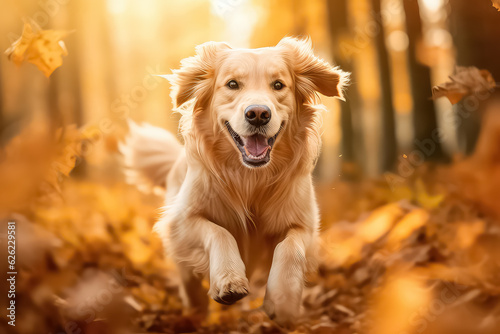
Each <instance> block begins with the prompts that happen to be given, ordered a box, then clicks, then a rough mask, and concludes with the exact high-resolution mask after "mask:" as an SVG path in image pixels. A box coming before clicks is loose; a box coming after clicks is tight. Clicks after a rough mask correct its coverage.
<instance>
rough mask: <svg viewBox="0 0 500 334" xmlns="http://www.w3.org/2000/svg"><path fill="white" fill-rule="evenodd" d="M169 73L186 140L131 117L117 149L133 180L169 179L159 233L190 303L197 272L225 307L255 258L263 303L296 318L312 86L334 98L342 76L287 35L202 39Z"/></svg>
mask: <svg viewBox="0 0 500 334" xmlns="http://www.w3.org/2000/svg"><path fill="white" fill-rule="evenodd" d="M168 79H169V81H170V83H171V85H172V94H171V97H172V99H173V103H174V107H175V108H176V110H177V111H179V112H180V113H181V114H182V118H181V122H180V129H181V133H182V137H183V139H184V145H183V146H182V145H181V144H180V143H179V142H178V141H177V140H176V138H175V137H174V136H173V135H172V134H170V133H168V132H167V131H164V130H162V129H159V128H155V127H152V126H150V125H144V126H138V125H136V124H134V123H131V132H130V134H129V136H128V137H127V138H126V140H125V142H124V144H123V145H121V150H122V152H123V154H124V157H125V164H126V166H127V167H128V172H127V175H128V179H129V182H131V183H135V184H138V185H141V186H143V185H144V184H145V183H144V182H146V181H149V182H150V183H152V184H154V185H160V186H166V204H165V207H164V213H163V215H162V217H161V218H160V219H159V221H158V222H157V224H156V226H155V230H156V231H157V232H158V233H159V235H160V236H161V237H162V239H163V241H164V245H165V248H166V252H167V254H168V256H170V257H172V258H173V259H174V260H175V262H176V263H177V264H178V267H179V271H180V274H181V278H182V287H181V292H182V296H183V300H184V302H185V304H186V307H189V308H191V309H194V310H198V311H200V312H205V311H206V307H207V304H208V299H207V293H206V291H204V289H203V287H202V281H201V279H202V276H203V275H207V276H208V277H209V280H210V289H209V291H208V295H209V296H210V297H211V298H213V299H214V300H215V301H217V302H219V303H222V304H233V303H234V302H236V301H238V300H239V299H241V298H243V297H245V296H246V295H247V294H248V291H249V285H248V277H251V275H252V273H253V272H254V271H255V269H256V268H257V267H261V268H266V269H267V270H269V277H268V280H267V286H266V295H265V298H264V305H263V307H264V310H265V311H266V313H267V314H268V315H269V317H270V318H272V319H275V321H276V322H277V323H278V324H280V325H289V324H292V323H293V322H294V320H295V319H296V318H297V316H298V314H299V310H300V304H301V294H302V288H303V284H304V277H305V273H306V272H307V270H310V269H312V268H314V262H315V261H314V256H315V248H316V247H317V246H318V229H319V213H318V207H317V203H316V199H315V194H314V189H313V182H312V176H311V173H312V171H313V169H314V165H315V162H316V160H317V158H318V155H319V151H320V125H321V112H322V110H323V109H324V107H323V106H321V105H320V104H319V99H318V93H321V94H323V95H326V96H336V97H339V98H342V96H343V95H342V94H343V89H344V88H345V86H346V84H347V82H348V74H347V73H345V72H343V71H341V70H340V69H339V68H337V67H333V66H331V65H330V64H328V63H327V62H325V61H324V60H322V59H320V58H318V57H317V56H315V55H314V54H313V50H312V46H311V42H310V40H299V39H295V38H290V37H288V38H284V39H282V40H281V41H280V42H279V44H278V45H276V46H275V47H268V48H260V49H233V48H231V47H230V46H229V45H227V44H225V43H216V42H209V43H205V44H202V45H200V46H198V47H197V48H196V55H195V56H194V57H190V58H187V59H184V60H183V61H182V62H181V67H180V69H179V70H174V71H173V74H172V75H170V76H169V77H168Z"/></svg>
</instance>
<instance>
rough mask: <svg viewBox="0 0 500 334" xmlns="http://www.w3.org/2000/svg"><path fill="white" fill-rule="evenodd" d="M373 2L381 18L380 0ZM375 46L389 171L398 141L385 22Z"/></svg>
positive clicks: (384, 166) (383, 146)
mask: <svg viewBox="0 0 500 334" xmlns="http://www.w3.org/2000/svg"><path fill="white" fill-rule="evenodd" d="M371 3H372V8H373V12H374V15H375V17H376V18H381V7H380V0H371ZM375 47H376V49H377V58H378V59H377V60H378V67H379V80H380V87H381V92H382V101H381V102H382V131H381V136H382V137H381V150H382V152H381V155H382V161H381V164H382V170H383V171H389V170H392V169H393V168H394V164H395V162H396V156H397V141H396V124H395V117H394V106H393V104H392V88H391V69H390V66H389V54H388V52H387V48H386V45H385V33H384V26H383V24H380V31H379V32H378V34H376V36H375Z"/></svg>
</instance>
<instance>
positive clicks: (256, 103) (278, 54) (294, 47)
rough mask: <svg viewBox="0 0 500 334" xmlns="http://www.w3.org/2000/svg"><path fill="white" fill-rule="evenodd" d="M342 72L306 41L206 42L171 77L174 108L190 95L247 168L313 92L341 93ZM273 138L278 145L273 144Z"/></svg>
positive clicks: (261, 162)
mask: <svg viewBox="0 0 500 334" xmlns="http://www.w3.org/2000/svg"><path fill="white" fill-rule="evenodd" d="M347 80H348V79H347V74H346V73H345V72H342V71H341V70H339V69H338V68H335V67H332V66H330V65H329V64H328V63H326V62H325V61H323V60H321V59H319V58H318V57H316V56H315V55H314V54H313V52H312V48H311V44H310V42H309V41H304V40H297V39H293V38H285V39H283V40H282V41H281V42H280V43H279V44H278V45H277V46H276V47H271V48H262V49H232V48H230V47H229V46H228V45H227V44H224V43H213V42H211V43H206V44H203V45H202V46H200V47H198V48H197V56H195V57H192V58H188V59H185V60H184V61H183V62H182V67H181V69H180V70H177V71H174V75H173V76H172V77H171V78H170V81H171V83H172V84H173V90H172V97H173V98H174V101H175V102H174V105H176V106H177V107H178V106H180V105H182V104H183V103H185V102H187V101H189V100H191V99H193V98H195V99H197V102H198V103H199V104H205V106H204V108H196V107H195V112H196V110H198V109H210V110H202V111H201V112H210V113H211V115H212V117H211V120H212V122H214V125H216V127H218V129H215V132H220V130H221V131H224V132H225V133H226V139H227V140H228V141H229V142H231V145H232V146H233V147H234V149H236V150H237V151H238V152H239V153H240V154H241V157H242V160H241V161H242V163H243V164H244V165H245V166H247V167H252V168H255V167H263V166H266V165H267V164H269V162H270V161H271V158H272V150H273V148H274V146H275V145H279V136H280V133H281V132H282V131H283V129H285V128H286V127H287V123H288V122H290V121H291V120H293V118H294V115H297V113H298V112H300V109H301V106H303V105H304V104H307V103H311V102H312V101H313V100H314V96H315V94H316V92H320V93H322V94H324V95H327V96H337V97H341V96H342V89H343V87H344V85H345V84H346V82H347ZM277 142H278V143H277Z"/></svg>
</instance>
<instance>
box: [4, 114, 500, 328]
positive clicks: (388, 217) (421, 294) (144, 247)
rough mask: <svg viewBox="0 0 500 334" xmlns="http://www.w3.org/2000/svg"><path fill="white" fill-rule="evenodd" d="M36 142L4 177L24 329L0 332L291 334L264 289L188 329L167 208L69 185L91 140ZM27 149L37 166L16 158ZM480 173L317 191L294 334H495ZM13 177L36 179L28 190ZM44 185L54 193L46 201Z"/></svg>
mask: <svg viewBox="0 0 500 334" xmlns="http://www.w3.org/2000/svg"><path fill="white" fill-rule="evenodd" d="M499 124H500V123H499ZM33 129H35V128H31V130H28V129H27V130H26V131H23V132H22V133H21V134H20V135H19V136H17V137H15V138H14V139H13V140H12V141H11V143H10V144H9V145H8V146H7V147H6V149H5V152H6V153H4V155H5V156H6V157H7V159H4V160H3V164H2V165H0V168H1V171H2V172H3V173H0V176H3V177H4V179H3V180H2V181H3V182H8V179H9V178H11V177H15V178H16V186H15V187H14V186H11V187H10V188H9V189H10V192H9V196H10V197H12V198H13V199H16V200H15V201H12V202H9V203H8V204H9V207H7V206H3V209H4V212H6V211H7V209H8V208H10V210H9V214H8V217H9V219H11V220H15V221H16V222H17V228H18V233H17V237H18V263H17V266H18V272H19V275H18V282H17V286H16V291H17V296H16V301H17V303H18V304H17V307H18V310H22V312H18V315H17V317H18V318H17V326H16V327H15V328H11V327H7V324H6V322H5V321H4V319H3V318H2V320H1V322H0V327H2V328H3V329H6V330H7V331H8V332H9V333H23V334H24V333H65V332H66V333H92V334H94V333H147V332H148V333H189V332H199V333H227V332H232V333H283V332H284V330H283V329H281V328H279V327H278V326H277V325H276V324H274V323H273V321H272V320H270V319H269V318H268V317H267V316H266V315H265V314H264V313H263V312H262V311H261V310H260V306H261V304H262V297H263V289H262V288H258V287H257V286H255V287H252V289H251V290H252V294H251V295H250V296H248V297H247V298H245V299H244V300H243V301H242V302H239V303H237V304H236V305H234V306H230V307H226V306H223V305H220V304H217V303H215V302H213V301H211V302H210V313H209V315H208V317H207V318H206V319H200V318H197V317H195V316H193V315H190V314H189V313H188V312H187V310H184V309H183V308H182V304H181V301H180V297H179V291H178V283H179V278H178V275H177V272H176V270H175V266H173V265H172V263H171V262H170V261H169V260H168V258H164V257H163V247H162V245H161V242H160V240H158V238H157V237H156V236H155V235H154V234H153V233H152V232H151V228H152V225H153V224H154V221H155V219H156V217H157V216H158V214H159V211H158V209H157V208H159V207H160V206H161V202H162V200H161V197H156V196H153V195H144V194H142V193H140V192H138V191H137V190H136V189H135V188H133V187H130V186H128V185H125V183H124V182H117V183H113V184H106V183H105V182H103V181H99V180H96V181H90V180H77V179H72V178H70V179H68V180H66V182H64V183H62V184H61V181H62V180H63V179H61V177H63V176H64V175H68V173H69V171H70V170H71V168H72V166H73V165H74V163H75V159H74V157H75V155H76V154H78V153H79V151H78V149H77V148H78V145H76V143H79V140H80V138H81V136H80V135H79V134H78V131H77V130H76V129H75V128H67V129H65V130H64V131H63V130H61V131H59V132H58V133H57V135H56V137H57V138H59V139H58V141H57V142H58V143H59V145H55V146H54V145H52V143H53V142H52V141H51V140H42V138H46V136H45V135H46V133H45V132H43V131H42V130H39V131H34V130H33ZM42 134H44V135H42ZM52 146H53V147H57V149H56V150H53V149H49V148H50V147H52ZM29 149H31V150H32V151H29V152H31V153H30V154H29V158H28V155H26V154H25V155H23V154H19V152H20V151H21V150H22V151H24V152H26V151H27V150H29ZM16 152H17V153H16ZM49 152H50V154H46V153H49ZM37 153H39V154H37ZM31 157H34V158H36V159H35V160H33V159H32V158H31ZM471 160H475V162H474V163H475V165H474V166H475V169H470V168H463V167H461V166H462V164H468V163H469V164H470V163H472V162H470V161H468V160H464V161H462V162H460V163H456V164H455V165H453V166H451V167H439V168H437V169H436V168H425V167H424V168H422V170H420V171H419V172H418V173H417V174H416V175H415V178H413V179H410V180H407V181H408V182H407V184H405V185H400V186H399V188H397V189H392V190H391V189H390V188H389V186H388V185H387V183H385V182H383V181H378V180H372V181H369V180H366V181H362V182H357V183H349V182H337V183H336V184H333V185H331V186H329V187H325V189H319V198H320V199H321V206H322V211H323V213H324V223H323V226H324V230H323V232H322V239H321V240H322V242H321V245H320V246H321V247H320V249H321V252H320V259H321V261H320V266H319V270H318V272H317V273H316V274H312V275H311V276H310V277H309V279H308V281H307V283H306V288H305V291H304V299H303V310H302V315H301V317H300V318H298V319H297V327H296V328H295V333H333V332H335V333H383V334H392V333H394V334H399V333H415V334H417V333H432V334H434V333H435V334H448V333H450V334H452V333H453V334H455V333H477V334H483V333H484V334H489V333H497V332H498V329H499V328H500V326H499V324H500V322H499V321H500V297H499V296H500V277H499V276H500V275H499V274H500V261H498V259H499V258H500V225H499V222H498V217H500V216H496V215H495V214H494V213H495V211H494V210H493V211H492V210H490V209H492V207H491V204H490V202H488V201H489V199H487V198H486V199H485V198H484V197H485V196H482V194H480V193H477V191H482V190H481V189H486V188H484V187H486V183H487V184H488V187H489V188H488V189H493V188H494V185H495V186H496V189H500V175H497V174H498V173H497V174H489V175H490V176H491V177H490V178H489V179H488V178H474V179H473V182H474V185H475V187H476V188H477V189H479V190H477V191H476V193H475V194H474V197H475V198H473V200H474V201H472V200H471V198H470V197H469V196H467V195H466V194H465V193H466V192H468V191H469V188H468V187H469V185H468V183H467V182H464V180H467V179H468V178H471V177H473V174H478V175H479V174H480V173H473V172H476V171H488V170H492V169H493V168H496V166H497V165H496V163H495V162H493V161H491V160H488V161H487V162H485V160H481V159H479V158H477V157H474V158H471ZM28 161H30V162H33V161H34V162H36V164H33V163H32V164H31V165H30V164H29V163H28ZM479 161H481V162H479ZM40 166H42V167H43V166H45V167H44V168H39V167H40ZM47 166H52V167H53V169H51V168H47ZM30 168H31V169H30ZM54 168H55V169H54ZM117 168H118V167H117ZM37 170H39V171H40V172H39V173H36V171H37ZM465 170H467V171H468V173H469V174H468V175H465V174H464V173H465ZM17 171H18V172H19V173H22V174H23V175H28V176H29V175H30V172H31V173H32V174H33V175H35V176H36V177H33V178H31V177H26V178H25V179H22V178H19V175H17V174H15V173H16V172H17ZM3 174H5V175H3ZM16 175H17V176H16ZM55 175H58V176H60V177H55ZM471 175H472V176H471ZM21 180H23V181H21ZM24 182H27V184H26V185H23V183H24ZM42 184H48V185H51V186H50V187H48V188H44V189H43V191H42V190H40V185H42ZM28 190H30V191H28ZM490 191H492V190H490ZM18 192H19V193H18ZM51 193H52V195H54V196H51V195H50V194H51ZM488 194H489V193H488ZM7 197H8V196H5V199H7V200H8V198H7ZM494 198H495V199H496V198H499V197H498V196H496V197H494ZM492 201H494V200H492ZM2 203H3V202H2ZM20 203H30V204H29V205H21V204H20ZM497 212H498V209H497ZM2 238H5V236H4V235H2ZM2 244H3V242H2ZM4 262H5V261H4ZM4 262H2V265H1V266H2V267H1V268H0V269H1V270H2V271H3V272H6V268H4V266H5V263H4ZM205 284H207V285H208V282H205ZM2 300H3V299H2ZM2 303H3V301H2ZM0 307H5V305H3V304H2V305H0ZM456 319H460V321H456Z"/></svg>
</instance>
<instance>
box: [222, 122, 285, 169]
mask: <svg viewBox="0 0 500 334" xmlns="http://www.w3.org/2000/svg"><path fill="white" fill-rule="evenodd" d="M226 127H227V129H228V131H229V134H230V135H231V137H232V138H233V140H234V142H235V143H236V146H237V147H238V149H239V150H240V152H241V156H242V157H243V162H245V163H246V164H247V165H249V166H251V167H262V166H264V165H266V164H267V163H268V162H269V161H270V160H271V150H272V148H273V146H274V143H275V142H276V138H277V137H278V135H279V133H280V132H281V129H282V128H283V125H282V126H281V127H280V129H279V130H278V132H277V133H276V134H275V135H274V136H272V137H270V138H266V137H265V136H263V135H262V134H260V133H256V134H253V135H251V136H248V137H244V136H240V135H239V134H237V133H236V131H234V130H233V128H232V127H231V125H230V124H229V122H228V121H226Z"/></svg>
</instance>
